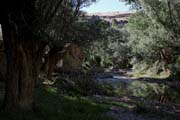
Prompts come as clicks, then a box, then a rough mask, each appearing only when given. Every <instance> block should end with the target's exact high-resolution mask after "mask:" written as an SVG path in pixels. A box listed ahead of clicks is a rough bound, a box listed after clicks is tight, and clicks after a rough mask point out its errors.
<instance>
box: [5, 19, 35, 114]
mask: <svg viewBox="0 0 180 120" xmlns="http://www.w3.org/2000/svg"><path fill="white" fill-rule="evenodd" d="M18 27H19V26H16V24H13V23H11V22H10V21H9V19H8V17H7V19H6V21H5V22H4V23H3V24H2V32H3V40H4V46H5V52H6V60H7V72H6V73H7V75H6V92H5V99H4V108H5V110H6V111H19V110H22V111H28V110H32V107H33V106H32V105H33V91H34V83H35V79H36V75H37V74H36V73H35V72H36V70H35V66H36V65H35V60H34V58H35V57H34V53H33V44H32V43H31V41H32V38H31V37H32V35H31V33H28V32H27V33H28V34H29V35H28V34H27V35H19V34H21V31H20V30H21V29H19V28H18ZM25 39H27V40H26V41H24V40H25Z"/></svg>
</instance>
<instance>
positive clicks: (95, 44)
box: [85, 20, 129, 67]
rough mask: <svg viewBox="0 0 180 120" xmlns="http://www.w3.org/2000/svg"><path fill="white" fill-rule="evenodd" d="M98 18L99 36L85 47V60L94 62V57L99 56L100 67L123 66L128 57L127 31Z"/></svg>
mask: <svg viewBox="0 0 180 120" xmlns="http://www.w3.org/2000/svg"><path fill="white" fill-rule="evenodd" d="M109 24H110V23H108V22H105V21H103V20H98V25H99V26H98V27H99V29H100V32H101V33H100V36H101V37H100V38H95V39H94V41H92V42H91V44H90V45H89V46H88V47H86V48H85V50H86V55H87V56H86V61H85V62H89V63H90V64H92V66H93V64H96V62H97V60H96V58H98V57H99V58H100V66H101V67H109V66H121V67H125V66H127V64H128V59H129V47H128V46H127V44H126V43H127V39H128V36H129V34H128V32H127V31H126V30H125V29H123V27H122V26H120V25H117V24H113V25H109Z"/></svg>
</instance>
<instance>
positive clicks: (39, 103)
mask: <svg viewBox="0 0 180 120" xmlns="http://www.w3.org/2000/svg"><path fill="white" fill-rule="evenodd" d="M35 99H36V105H35V106H36V108H35V112H29V113H21V114H19V113H11V114H10V113H4V112H0V120H112V119H111V118H109V117H107V116H106V115H105V113H106V111H107V110H108V107H107V106H105V105H102V104H97V103H96V102H94V101H92V100H90V99H87V98H84V97H80V96H79V97H73V96H68V95H62V94H59V93H58V92H57V91H55V90H53V89H46V88H44V87H41V88H38V90H37V92H36V95H35Z"/></svg>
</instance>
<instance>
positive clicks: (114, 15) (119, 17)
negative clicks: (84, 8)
mask: <svg viewBox="0 0 180 120" xmlns="http://www.w3.org/2000/svg"><path fill="white" fill-rule="evenodd" d="M132 14H134V13H133V12H97V13H87V14H86V17H88V18H91V17H92V16H98V17H100V18H101V19H103V20H106V21H109V22H112V20H113V19H115V20H116V21H118V22H127V21H128V18H129V17H130V16H131V15H132Z"/></svg>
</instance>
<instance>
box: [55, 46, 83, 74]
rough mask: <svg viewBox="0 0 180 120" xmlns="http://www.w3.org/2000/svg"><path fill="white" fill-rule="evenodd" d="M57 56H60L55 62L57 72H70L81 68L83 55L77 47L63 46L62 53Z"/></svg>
mask: <svg viewBox="0 0 180 120" xmlns="http://www.w3.org/2000/svg"><path fill="white" fill-rule="evenodd" d="M58 54H62V58H61V59H59V60H57V62H56V69H57V70H58V69H59V70H61V71H72V70H78V69H79V68H81V66H82V62H83V60H84V53H83V51H82V50H81V48H80V47H79V46H78V45H76V44H73V43H68V44H66V45H65V47H64V49H63V51H60V52H59V53H58Z"/></svg>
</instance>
